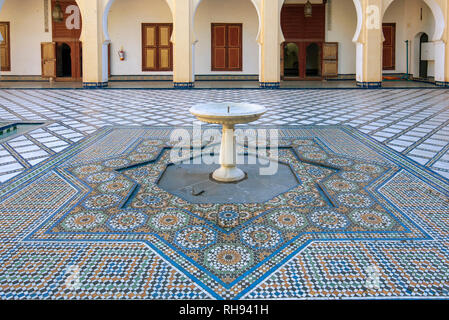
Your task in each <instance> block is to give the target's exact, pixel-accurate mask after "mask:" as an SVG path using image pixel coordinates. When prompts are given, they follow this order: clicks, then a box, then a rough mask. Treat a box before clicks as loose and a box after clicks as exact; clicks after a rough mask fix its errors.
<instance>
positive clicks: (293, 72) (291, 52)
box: [284, 43, 299, 77]
mask: <svg viewBox="0 0 449 320" xmlns="http://www.w3.org/2000/svg"><path fill="white" fill-rule="evenodd" d="M298 55H299V49H298V46H297V45H296V43H287V44H286V45H285V46H284V77H299V56H298Z"/></svg>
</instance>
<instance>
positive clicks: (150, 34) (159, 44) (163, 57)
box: [142, 23, 173, 71]
mask: <svg viewBox="0 0 449 320" xmlns="http://www.w3.org/2000/svg"><path fill="white" fill-rule="evenodd" d="M172 30H173V26H172V24H169V23H143V24H142V71H172V70H173V45H172V43H171V41H170V38H171V34H172Z"/></svg>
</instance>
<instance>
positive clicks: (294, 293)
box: [0, 85, 449, 300]
mask: <svg viewBox="0 0 449 320" xmlns="http://www.w3.org/2000/svg"><path fill="white" fill-rule="evenodd" d="M281 87H282V85H281ZM210 101H214V102H235V103H242V102H245V103H252V104H258V105H262V106H264V107H266V108H267V112H266V113H265V114H264V115H263V116H262V117H261V118H260V119H259V120H258V121H256V122H253V123H250V124H248V125H242V126H239V128H244V129H250V128H255V129H277V130H278V134H279V160H280V161H282V162H283V163H284V164H286V165H288V166H289V167H290V169H291V170H292V173H293V174H294V175H295V176H296V179H297V180H295V182H294V183H293V184H291V185H289V187H288V190H281V191H280V192H276V193H274V194H270V195H269V197H268V198H266V199H262V200H260V199H259V200H257V201H246V200H245V199H243V200H242V199H241V198H242V197H240V198H239V200H237V199H236V200H235V201H233V200H232V199H231V200H230V201H228V202H223V201H209V202H208V201H207V200H208V198H207V190H203V191H206V196H205V197H204V198H205V199H203V200H201V201H193V200H191V199H188V198H185V197H183V196H180V195H179V194H175V193H173V192H169V191H167V190H166V188H165V186H163V185H162V184H161V181H162V180H161V179H160V177H161V175H163V173H164V170H165V168H166V167H167V165H169V164H170V158H169V156H168V155H169V152H170V149H171V148H172V147H173V144H172V141H171V140H170V135H171V133H172V132H173V131H174V130H176V129H180V128H185V129H187V130H189V131H191V130H192V125H193V124H194V123H195V119H194V117H193V116H192V115H191V114H190V113H189V108H191V107H192V106H194V105H197V104H201V103H207V102H210ZM0 119H1V120H0V127H2V128H6V127H7V126H8V125H11V124H17V130H16V131H10V132H8V133H5V134H3V135H2V136H0V242H1V243H2V245H1V247H0V259H1V262H2V263H1V264H0V298H1V299H196V300H198V299H249V300H251V299H267V300H270V299H323V298H324V299H349V298H359V299H362V298H366V299H372V298H391V299H399V298H447V297H448V296H449V269H448V268H447V266H448V265H449V253H448V232H449V225H448V223H449V222H448V221H449V220H448V217H449V180H448V179H449V91H448V90H447V89H441V88H435V87H430V88H426V87H425V86H423V87H421V88H407V89H401V88H384V89H376V90H361V89H352V88H344V89H333V88H322V89H308V90H303V89H287V88H286V89H285V90H282V89H281V90H262V89H251V88H247V89H226V88H219V89H217V88H215V89H214V88H202V89H196V90H167V89H133V88H128V89H119V88H114V89H108V90H77V89H53V90H52V89H45V88H44V89H42V88H41V89H30V88H28V89H26V88H21V89H19V88H17V89H1V90H0ZM206 128H209V126H206V125H204V128H203V129H206ZM5 132H6V131H5ZM204 148H207V144H206V146H204ZM171 179H172V180H173V177H172V178H171ZM273 181H274V180H273ZM164 183H165V184H167V183H168V184H170V181H168V182H164ZM273 183H274V182H273ZM267 188H270V186H269V184H268V186H267ZM243 198H245V197H243ZM223 220H225V222H226V223H225V224H223V223H222V221H223ZM198 239H201V241H198Z"/></svg>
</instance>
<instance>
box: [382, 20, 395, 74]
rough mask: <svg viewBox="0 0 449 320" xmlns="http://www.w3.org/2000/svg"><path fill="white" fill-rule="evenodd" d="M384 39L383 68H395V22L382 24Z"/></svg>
mask: <svg viewBox="0 0 449 320" xmlns="http://www.w3.org/2000/svg"><path fill="white" fill-rule="evenodd" d="M382 29H383V33H384V38H385V41H384V43H383V69H384V70H394V69H396V24H395V23H384V24H383V25H382Z"/></svg>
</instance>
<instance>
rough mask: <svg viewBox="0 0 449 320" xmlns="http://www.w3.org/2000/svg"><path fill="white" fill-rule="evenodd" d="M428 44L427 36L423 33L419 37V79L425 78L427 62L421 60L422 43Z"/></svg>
mask: <svg viewBox="0 0 449 320" xmlns="http://www.w3.org/2000/svg"><path fill="white" fill-rule="evenodd" d="M426 42H429V36H428V35H427V34H425V33H423V34H422V35H421V38H420V39H419V77H420V78H427V71H428V68H429V66H428V61H427V60H423V59H422V45H423V43H426Z"/></svg>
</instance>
